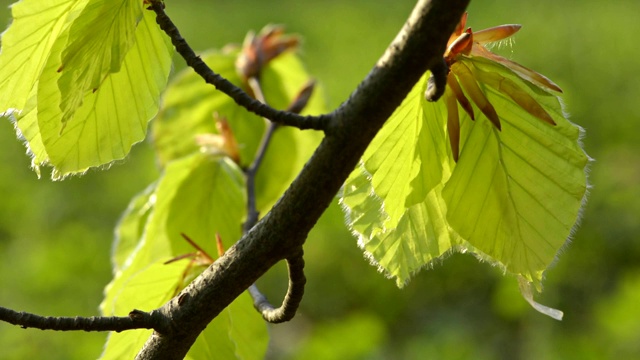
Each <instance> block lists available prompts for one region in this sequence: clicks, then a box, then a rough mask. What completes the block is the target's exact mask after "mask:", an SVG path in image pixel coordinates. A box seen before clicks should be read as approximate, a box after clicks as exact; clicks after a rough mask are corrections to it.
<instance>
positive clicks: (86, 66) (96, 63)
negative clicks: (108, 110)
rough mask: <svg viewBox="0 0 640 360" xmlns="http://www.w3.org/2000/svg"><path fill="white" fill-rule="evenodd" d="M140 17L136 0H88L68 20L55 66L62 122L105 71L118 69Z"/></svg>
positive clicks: (98, 82) (76, 107) (140, 11)
mask: <svg viewBox="0 0 640 360" xmlns="http://www.w3.org/2000/svg"><path fill="white" fill-rule="evenodd" d="M141 18H142V1H140V0H89V2H88V3H87V5H86V6H85V7H84V9H83V10H82V13H80V15H78V18H77V19H76V20H75V21H74V22H73V24H71V26H70V28H69V38H68V40H67V45H66V47H65V49H64V51H63V52H62V59H61V64H60V66H59V67H58V72H60V73H61V76H60V78H59V79H58V87H59V88H60V93H61V103H60V110H61V111H62V119H61V121H62V123H63V124H65V123H66V122H67V121H68V120H70V119H71V118H72V117H73V114H74V113H75V111H76V110H77V109H78V108H79V107H80V106H81V105H82V101H83V98H84V96H85V95H86V94H87V93H88V92H96V91H97V90H98V88H99V87H100V85H101V84H102V82H103V81H104V80H105V78H106V77H107V76H108V75H109V74H111V73H117V72H118V71H120V68H121V66H122V62H123V60H124V57H125V55H126V54H127V52H128V51H129V49H131V47H132V46H133V44H134V43H135V32H136V27H137V26H138V22H139V21H140V19H141Z"/></svg>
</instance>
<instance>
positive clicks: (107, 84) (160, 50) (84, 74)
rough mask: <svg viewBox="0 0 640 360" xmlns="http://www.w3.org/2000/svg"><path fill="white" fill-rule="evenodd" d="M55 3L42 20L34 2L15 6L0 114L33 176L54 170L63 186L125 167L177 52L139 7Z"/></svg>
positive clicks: (99, 0) (0, 59)
mask: <svg viewBox="0 0 640 360" xmlns="http://www.w3.org/2000/svg"><path fill="white" fill-rule="evenodd" d="M55 4H56V5H55V6H52V7H51V8H47V7H45V8H44V11H42V13H40V9H41V8H42V4H39V3H38V4H35V3H32V2H29V1H28V0H27V1H23V2H20V3H19V4H18V5H16V6H15V7H14V8H15V9H17V10H15V9H14V16H16V20H15V22H14V24H13V25H12V26H11V28H10V31H8V32H7V34H5V36H4V37H3V52H2V56H0V63H2V64H3V65H4V66H3V68H2V69H1V70H0V83H2V84H4V85H3V87H2V90H0V91H1V95H0V102H1V103H0V105H2V106H1V107H0V111H3V112H4V114H5V115H7V116H10V117H11V118H12V119H13V120H14V121H15V122H16V128H17V131H18V134H19V135H20V136H22V137H23V138H24V140H25V141H26V143H27V147H28V150H29V152H30V154H31V155H32V157H33V160H32V163H33V165H34V167H35V168H36V170H38V166H41V165H51V166H52V167H53V168H54V171H53V177H54V178H61V177H63V176H65V175H67V174H72V173H78V172H83V171H85V170H86V169H88V168H90V167H92V166H99V165H104V164H108V163H110V162H112V161H113V160H117V159H122V158H124V157H125V156H126V155H127V153H128V152H129V150H130V148H131V146H132V145H133V144H134V143H136V142H138V141H140V140H142V139H143V138H144V136H145V133H146V127H147V122H148V121H149V120H150V119H151V118H152V117H153V116H154V115H155V114H156V112H157V110H158V106H159V98H160V92H161V91H162V90H163V89H164V87H165V86H166V81H167V77H168V74H169V70H170V68H171V53H172V46H171V44H170V42H169V39H168V38H167V37H166V36H165V35H164V34H163V33H162V31H161V30H160V29H159V27H158V26H157V24H156V23H155V16H154V14H153V13H152V12H149V11H147V12H145V13H144V14H143V13H142V12H141V11H142V10H141V3H140V2H139V1H132V0H127V1H124V0H121V1H119V2H112V1H104V0H94V1H66V2H63V1H57V2H56V3H55ZM141 16H142V18H140V17H141ZM94 20H95V21H94ZM98 20H99V21H98ZM110 20H112V21H110ZM96 32H97V33H96ZM32 34H33V35H32ZM5 39H6V42H5ZM16 43H17V44H18V45H16ZM12 44H13V47H9V45H12ZM5 49H8V51H5ZM17 64H19V69H18V68H15V67H16V66H18V65H17ZM27 69H29V70H27ZM97 82H98V84H97ZM96 84H97V85H98V86H96ZM5 89H6V92H5ZM11 91H13V92H15V95H14V94H12V93H11ZM9 97H11V98H10V100H9Z"/></svg>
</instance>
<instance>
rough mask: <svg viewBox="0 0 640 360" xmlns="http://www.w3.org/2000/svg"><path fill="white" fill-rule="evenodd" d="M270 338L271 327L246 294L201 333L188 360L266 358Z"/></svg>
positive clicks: (258, 359)
mask: <svg viewBox="0 0 640 360" xmlns="http://www.w3.org/2000/svg"><path fill="white" fill-rule="evenodd" d="M268 345H269V336H268V332H267V324H266V323H265V322H264V320H262V316H260V314H259V313H258V312H257V311H256V310H255V309H254V308H253V300H252V299H251V296H250V295H249V293H248V292H246V291H245V292H244V293H242V294H241V295H240V296H239V297H238V298H236V299H235V300H234V301H233V303H231V305H229V306H228V307H227V308H226V309H224V310H223V311H222V312H221V313H220V314H219V315H218V316H217V317H216V318H215V319H213V321H212V322H211V323H209V325H208V326H207V328H206V329H205V330H204V331H203V332H202V333H201V334H200V336H199V337H198V339H197V340H196V342H195V343H194V344H193V346H192V347H191V349H190V350H189V353H188V354H187V357H186V358H187V359H193V360H200V359H239V360H251V359H255V360H260V359H264V356H265V353H266V350H267V346H268Z"/></svg>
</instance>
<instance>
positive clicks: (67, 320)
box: [0, 306, 159, 332]
mask: <svg viewBox="0 0 640 360" xmlns="http://www.w3.org/2000/svg"><path fill="white" fill-rule="evenodd" d="M0 320H2V321H5V322H8V323H9V324H13V325H17V326H20V327H22V328H23V329H26V328H36V329H40V330H58V331H74V330H76V331H77V330H82V331H118V332H120V331H124V330H132V329H154V328H156V330H158V324H159V321H158V319H156V318H155V314H154V312H153V311H152V312H150V313H147V312H144V311H140V310H133V311H131V312H130V313H129V316H122V317H119V316H92V317H81V316H76V317H52V316H40V315H35V314H31V313H27V312H18V311H15V310H11V309H7V308H4V307H1V306H0Z"/></svg>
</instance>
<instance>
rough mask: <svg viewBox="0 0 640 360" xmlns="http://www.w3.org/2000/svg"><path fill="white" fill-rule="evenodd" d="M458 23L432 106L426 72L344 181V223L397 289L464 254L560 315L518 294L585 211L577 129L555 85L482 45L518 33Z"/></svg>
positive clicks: (583, 161)
mask: <svg viewBox="0 0 640 360" xmlns="http://www.w3.org/2000/svg"><path fill="white" fill-rule="evenodd" d="M463 22H464V18H463ZM463 22H461V25H460V26H459V27H458V29H457V30H456V32H455V33H454V34H453V35H452V37H451V40H450V43H451V46H450V47H449V49H448V50H447V53H446V54H445V60H446V61H447V64H448V65H449V66H450V68H451V71H450V73H449V75H448V79H447V89H446V91H445V94H444V96H443V100H440V101H437V102H428V101H426V100H425V99H424V98H423V97H422V96H421V94H423V93H424V90H425V87H426V79H427V76H428V73H427V74H426V75H425V76H424V77H423V78H422V80H420V81H419V82H418V84H416V86H415V88H414V89H413V90H412V91H411V92H410V93H409V95H408V96H407V98H406V99H405V100H404V102H403V103H402V105H401V106H400V107H399V108H398V109H397V110H396V111H395V112H394V114H393V115H392V116H391V117H390V118H389V120H388V121H387V124H385V126H384V127H383V128H382V130H381V131H380V132H379V133H378V135H377V136H376V138H375V139H374V140H373V142H372V144H371V146H370V147H369V148H368V149H367V151H366V152H365V154H364V155H363V157H362V160H361V163H360V165H359V167H358V168H356V169H355V170H354V172H353V173H352V174H351V176H350V177H349V179H348V180H347V182H346V183H345V185H344V188H343V192H342V204H343V207H344V209H345V212H346V214H347V224H348V226H349V227H350V228H351V230H352V231H353V232H354V233H355V234H356V235H357V236H358V238H359V239H358V243H359V244H360V246H361V247H362V248H363V249H364V251H365V253H366V254H367V255H369V256H370V257H371V259H372V261H373V262H374V263H376V264H377V265H379V266H380V267H381V268H382V269H383V270H384V271H385V272H386V273H387V275H389V276H390V277H394V278H395V279H396V282H397V283H398V284H399V285H402V284H404V283H406V281H407V280H408V279H409V277H410V275H411V274H412V273H414V272H415V271H417V270H418V269H420V268H421V267H422V266H425V265H429V264H431V263H432V262H433V260H434V259H437V258H439V257H442V255H444V254H446V253H448V252H451V251H465V252H470V253H472V254H474V255H476V256H477V257H479V258H480V259H482V260H485V261H487V262H489V263H491V264H492V265H496V266H498V267H500V268H502V269H504V270H505V271H506V272H508V273H510V274H513V275H516V276H517V278H518V279H520V280H519V281H520V282H521V288H522V289H523V294H524V295H525V297H526V300H527V301H528V302H530V303H531V304H532V306H534V307H535V308H536V309H537V310H539V311H541V312H543V313H545V314H547V315H549V316H552V317H554V318H559V317H560V313H558V312H556V311H554V310H553V309H549V308H546V307H544V306H542V305H540V304H537V303H535V301H533V297H532V295H531V294H530V291H529V289H530V288H531V287H532V286H534V287H535V288H536V289H537V290H540V289H541V281H542V278H543V273H544V271H545V270H546V269H547V268H548V266H549V265H550V264H551V263H552V262H553V261H554V259H555V257H556V255H557V254H558V252H559V251H560V249H561V248H562V246H563V244H564V243H565V241H566V239H567V238H568V237H569V236H570V235H571V231H572V229H573V227H574V225H575V223H576V220H577V218H578V216H579V213H580V208H581V206H582V204H583V203H584V198H585V194H586V191H587V180H586V173H585V168H586V166H587V163H588V161H589V158H588V156H587V155H586V154H585V153H584V151H583V150H582V148H581V146H580V142H579V138H580V135H581V133H582V130H581V129H580V128H579V127H578V126H576V125H574V124H572V123H571V122H569V121H568V120H567V118H566V116H565V114H564V112H563V109H562V105H561V102H560V99H559V98H558V96H557V95H556V94H555V93H554V92H555V91H559V87H557V85H555V84H554V83H553V82H551V80H549V79H547V78H546V77H544V76H542V75H540V74H538V73H536V72H534V71H533V70H529V69H526V68H525V67H523V66H521V65H519V64H515V63H513V62H511V61H509V60H506V59H504V58H500V57H497V55H496V56H494V54H492V53H490V52H489V51H488V50H486V48H484V46H483V44H484V43H485V42H487V41H490V40H491V39H501V38H504V37H506V36H509V35H510V34H512V33H513V32H515V31H517V29H519V26H515V25H508V26H502V27H496V28H493V29H489V30H487V31H485V32H481V33H480V36H479V41H480V42H479V41H475V40H474V39H473V33H472V32H471V30H470V29H467V31H463V30H464V23H463ZM488 54H491V55H488ZM460 85H462V86H460ZM474 118H475V121H474Z"/></svg>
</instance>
